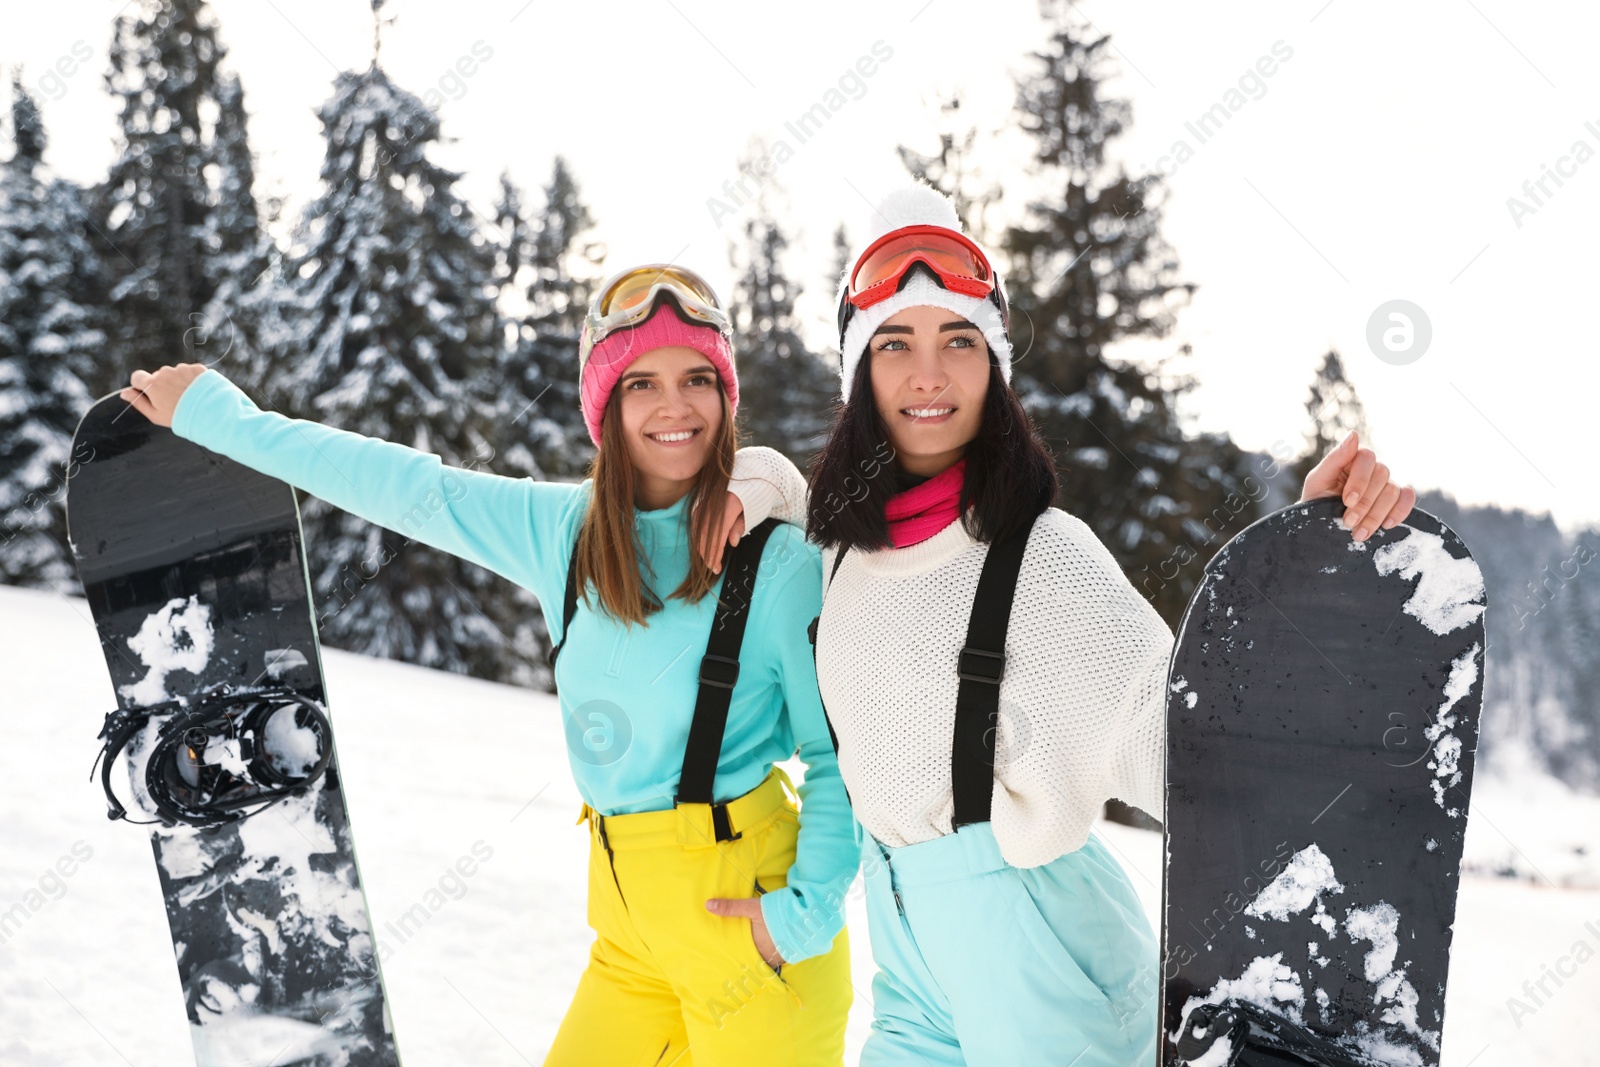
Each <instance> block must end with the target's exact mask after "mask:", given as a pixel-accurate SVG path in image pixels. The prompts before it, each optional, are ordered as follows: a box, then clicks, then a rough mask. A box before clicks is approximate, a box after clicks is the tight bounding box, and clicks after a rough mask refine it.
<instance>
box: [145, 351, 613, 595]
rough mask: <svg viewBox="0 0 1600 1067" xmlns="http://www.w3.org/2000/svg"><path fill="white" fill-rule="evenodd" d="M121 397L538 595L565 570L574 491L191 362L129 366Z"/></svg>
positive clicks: (177, 428) (206, 442)
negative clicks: (463, 458) (390, 435)
mask: <svg viewBox="0 0 1600 1067" xmlns="http://www.w3.org/2000/svg"><path fill="white" fill-rule="evenodd" d="M133 382H134V384H133V386H132V387H130V388H128V389H124V390H123V391H122V396H123V398H124V399H126V400H128V401H129V402H130V403H132V404H133V405H134V407H135V408H136V409H137V410H139V411H140V412H141V413H143V414H144V415H145V416H146V417H148V418H150V419H151V421H153V422H156V423H158V424H160V425H166V426H171V427H172V431H173V432H174V433H176V434H177V435H178V436H179V437H183V438H186V439H187V440H190V441H193V442H195V443H196V444H198V445H202V446H203V447H205V448H209V449H210V450H212V451H213V452H218V453H221V454H222V455H224V456H227V457H228V458H229V459H232V460H235V461H236V462H239V463H242V464H244V465H245V466H247V467H250V468H252V469H254V470H258V471H260V472H261V473H263V474H267V475H270V476H271V477H274V478H278V479H280V480H282V481H285V482H288V483H289V484H290V485H293V486H295V487H296V488H298V489H302V490H304V491H305V492H307V493H310V494H312V495H313V496H317V497H320V498H322V499H323V500H326V501H327V502H328V503H330V504H332V505H334V506H335V507H338V508H341V509H343V510H345V511H348V512H350V513H352V514H354V515H359V516H360V517H361V518H363V519H366V520H367V521H369V522H372V523H375V524H377V525H379V526H382V527H384V528H386V529H389V530H393V531H395V532H396V533H399V534H402V535H404V536H405V537H409V538H412V539H414V540H417V541H421V542H423V543H425V544H428V545H432V546H433V547H435V548H438V549H441V550H442V551H445V552H449V553H451V554H452V555H455V556H460V557H461V558H463V559H466V560H470V561H471V562H473V563H477V564H480V565H481V566H484V567H487V568H489V569H490V570H492V571H495V572H496V573H498V574H501V575H503V576H505V577H506V578H509V579H510V580H511V581H514V582H516V583H517V584H519V585H522V586H525V587H527V588H531V589H534V590H535V592H544V591H546V590H548V589H549V588H550V586H551V581H552V576H555V577H556V578H558V579H559V578H562V577H563V576H564V574H565V566H566V559H567V556H568V555H569V554H570V552H571V549H572V541H573V537H574V535H575V530H576V519H577V517H578V516H577V515H576V514H575V512H576V511H577V510H578V506H579V497H580V495H581V493H582V489H581V487H580V486H577V485H573V484H570V483H564V482H540V481H535V480H533V479H531V478H508V477H503V476H500V475H496V474H490V473H488V472H485V471H476V470H468V469H466V468H461V467H451V466H447V465H446V464H445V463H444V461H443V460H441V459H440V458H439V457H438V456H436V455H433V454H432V453H428V452H423V451H420V450H418V449H414V448H408V447H406V446H404V445H399V444H394V443H393V442H389V441H381V440H378V439H376V438H372V437H366V436H363V435H362V434H358V433H352V432H350V431H348V430H338V429H334V428H333V427H331V426H324V425H322V424H321V423H317V422H311V421H308V420H305V419H291V418H288V417H287V416H284V415H281V414H278V413H277V412H271V411H263V410H261V409H260V408H259V407H257V406H256V404H255V403H254V402H253V401H252V400H251V399H250V398H249V397H248V396H246V395H245V393H244V392H243V391H242V390H240V389H239V388H238V387H237V386H235V385H234V384H233V383H232V382H230V381H229V380H228V379H227V378H226V377H224V376H223V375H222V374H221V373H219V372H217V371H215V370H206V368H204V367H202V366H200V365H199V364H192V363H191V364H183V365H180V366H175V367H163V368H161V370H159V371H157V372H156V373H154V374H148V373H146V372H143V371H135V372H134V376H133Z"/></svg>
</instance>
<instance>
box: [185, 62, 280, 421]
mask: <svg viewBox="0 0 1600 1067" xmlns="http://www.w3.org/2000/svg"><path fill="white" fill-rule="evenodd" d="M217 105H218V109H219V114H218V120H217V127H216V145H215V147H216V155H217V158H218V159H219V160H220V161H221V166H220V167H219V168H218V170H219V184H218V186H217V188H216V190H215V195H216V201H215V208H214V210H213V211H212V212H211V214H210V215H209V217H208V218H207V220H206V225H207V231H208V233H207V242H206V243H207V246H208V248H210V249H211V250H212V251H211V255H210V256H209V257H208V258H209V262H210V264H211V267H212V274H213V276H214V279H215V282H216V288H215V289H214V290H213V292H212V296H211V299H210V300H209V301H208V302H207V304H206V306H205V307H204V308H203V309H202V310H201V315H200V318H199V319H198V320H197V321H196V322H195V325H194V327H193V328H191V330H190V333H189V341H190V348H191V349H192V350H193V355H192V356H191V357H190V358H192V359H196V360H199V361H202V362H205V363H207V364H210V365H212V366H215V367H216V368H217V369H218V370H221V371H223V372H224V373H225V374H227V375H228V376H229V377H230V378H232V379H233V380H234V381H235V382H237V383H238V384H239V385H241V386H243V387H245V388H247V389H251V390H257V389H259V388H260V387H261V385H262V384H263V379H262V376H263V375H264V374H266V373H268V372H269V371H270V369H271V367H272V366H273V363H274V361H273V359H272V358H271V356H270V355H269V354H268V352H267V349H268V348H269V347H270V346H271V345H272V344H273V343H274V342H275V341H276V340H279V339H281V337H282V330H281V326H280V324H279V323H278V322H277V321H276V318H275V315H276V313H277V312H278V311H279V310H280V304H279V296H280V293H279V285H280V284H281V281H282V278H281V273H280V271H279V267H280V265H281V264H280V261H281V259H282V256H281V254H280V252H279V250H278V248H277V247H276V245H275V244H274V243H273V240H272V237H271V236H270V235H269V234H268V233H267V230H266V227H265V225H264V222H266V221H273V220H275V219H276V218H277V213H278V211H279V209H280V206H281V205H280V204H279V203H278V202H276V201H269V202H268V204H267V205H266V207H267V212H268V213H267V215H266V216H265V217H263V214H262V211H261V207H260V206H259V205H258V204H257V202H256V195H255V158H254V156H253V154H252V152H251V150H250V138H249V115H248V113H247V112H246V111H245V107H244V87H243V86H242V85H241V84H240V82H239V78H238V76H237V75H234V74H232V73H229V72H223V73H222V74H221V75H220V76H219V78H218V81H217Z"/></svg>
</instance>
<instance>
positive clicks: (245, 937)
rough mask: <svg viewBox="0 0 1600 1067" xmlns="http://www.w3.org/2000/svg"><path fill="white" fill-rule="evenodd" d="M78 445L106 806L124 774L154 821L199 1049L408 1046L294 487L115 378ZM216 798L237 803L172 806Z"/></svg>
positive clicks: (285, 1054)
mask: <svg viewBox="0 0 1600 1067" xmlns="http://www.w3.org/2000/svg"><path fill="white" fill-rule="evenodd" d="M72 455H73V457H74V465H73V469H72V470H71V472H70V475H69V479H68V486H67V524H68V532H69V536H70V540H71V543H72V548H73V552H74V554H75V556H76V558H77V564H78V573H79V576H80V578H81V579H82V582H83V588H84V593H85V595H86V596H87V598H88V602H89V607H90V609H91V611H92V613H93V615H94V621H95V626H96V628H97V629H98V631H99V635H100V643H101V648H102V651H103V652H104V654H105V660H106V666H107V668H108V669H109V671H110V674H111V681H112V687H113V689H114V690H115V693H116V705H117V710H116V711H114V712H113V713H112V714H111V715H109V716H108V717H107V723H106V729H105V731H103V733H102V737H103V738H105V737H108V736H111V735H113V734H117V733H118V731H119V730H120V731H121V736H123V737H124V738H125V740H126V747H125V748H124V749H123V750H122V754H121V755H119V754H118V753H117V752H115V751H112V752H111V756H110V759H108V761H107V766H108V767H109V769H110V770H109V775H108V777H106V778H105V779H104V785H105V788H106V789H107V795H108V803H109V804H111V806H112V813H111V814H112V816H113V817H117V808H118V807H121V806H122V805H121V804H120V803H119V802H118V801H116V800H114V799H110V798H111V796H112V790H113V788H116V791H117V792H118V793H119V794H121V795H123V796H125V797H126V798H127V804H126V812H127V818H128V819H129V820H130V821H140V822H150V823H151V826H150V828H149V832H150V837H151V844H152V846H153V847H154V851H155V860H156V872H157V874H158V876H159V878H160V882H161V893H162V896H163V897H164V898H165V902H166V910H167V921H168V924H169V925H170V927H171V931H172V943H173V948H174V952H175V954H176V957H177V963H178V977H179V980H180V982H181V983H182V988H183V993H184V999H185V1002H186V1004H187V1008H188V1016H189V1024H190V1036H191V1038H192V1041H193V1045H194V1052H195V1061H196V1063H197V1064H199V1065H200V1067H220V1065H222V1064H234V1065H236V1064H251V1065H259V1067H265V1065H269V1064H271V1065H290V1064H295V1065H304V1067H394V1065H398V1063H399V1058H398V1054H397V1052H396V1049H395V1041H394V1034H393V1027H392V1025H391V1022H390V1017H389V1012H388V1008H387V1005H386V1003H385V999H384V992H383V983H382V980H381V976H380V974H379V966H378V959H377V956H376V954H375V943H374V938H373V934H372V923H371V920H370V917H369V915H368V911H367V904H366V898H365V896H364V894H363V891H362V887H361V877H360V873H359V871H358V869H357V866H356V855H355V847H354V842H353V839H352V836H351V831H350V820H349V815H348V812H347V810H346V807H345V796H344V791H343V789H342V786H341V780H340V777H339V769H338V761H337V759H336V758H335V757H334V752H333V738H332V732H331V725H330V724H329V723H328V720H327V716H326V713H325V712H326V694H325V692H324V689H323V676H322V663H321V655H320V651H319V648H318V644H317V628H316V623H315V621H314V616H313V607H312V598H311V589H310V581H309V576H308V573H307V569H306V561H305V553H304V546H303V544H302V540H301V531H300V513H299V507H298V505H297V503H296V500H295V495H294V490H293V489H292V488H290V487H289V486H288V485H286V484H284V483H283V482H280V481H277V480H275V479H272V478H269V477H266V476H265V475H262V474H258V473H256V472H255V471H252V470H250V469H249V468H247V467H244V466H242V465H240V464H238V463H235V462H233V461H232V460H230V459H227V458H226V457H224V456H221V455H218V454H217V453H214V452H211V451H208V450H206V449H204V448H201V447H200V446H199V445H196V444H193V443H191V442H189V441H186V440H184V439H182V438H180V437H177V436H176V435H174V434H173V433H172V431H171V430H169V429H166V428H164V427H160V426H157V425H155V424H153V423H151V422H150V421H149V420H148V419H146V418H145V417H144V416H143V415H141V414H139V413H138V412H137V411H136V410H134V409H133V408H132V407H131V406H130V405H129V404H127V403H126V402H125V401H123V400H121V399H120V398H119V397H117V396H116V395H112V396H108V397H106V398H104V399H102V400H101V401H99V402H98V403H96V404H95V405H94V406H93V407H92V408H91V409H90V410H89V411H88V413H87V414H85V415H84V417H83V419H82V421H81V422H80V423H79V425H78V429H77V433H76V436H75V438H74V441H73V452H72ZM219 694H220V696H219ZM207 701H210V702H212V704H215V705H217V706H220V707H222V708H223V709H224V710H222V711H219V712H216V713H215V714H213V715H212V718H211V723H210V727H209V728H208V727H206V726H204V725H195V724H196V723H200V717H199V716H200V710H197V709H201V710H203V709H204V708H205V707H207V706H210V705H208V704H207ZM152 709H153V710H152ZM246 712H248V713H249V714H248V717H247V716H246ZM185 716H187V718H185ZM179 720H183V721H179ZM185 722H190V723H191V725H188V726H185V725H184V724H185ZM163 726H166V727H168V729H167V732H166V733H163V732H162V728H163ZM162 753H168V754H169V757H170V758H164V757H163V756H162ZM112 760H114V761H116V762H117V763H122V762H124V761H125V763H126V768H125V769H124V768H123V767H119V766H111V761H112ZM152 762H155V763H157V764H158V771H159V773H157V774H155V775H154V776H152V772H151V765H152ZM252 768H255V769H257V770H258V771H259V775H258V778H259V780H258V778H252V777H251V775H250V774H249V771H250V770H251V769H252ZM241 776H242V777H241ZM297 776H298V777H297ZM113 779H120V780H121V781H120V784H119V782H118V781H114V780H113ZM241 782H244V783H245V784H244V785H241V784H240V783H241ZM251 782H255V783H256V785H258V786H259V787H260V788H259V790H253V789H252V787H251V786H250V784H249V783H251ZM271 782H277V784H278V785H280V786H283V787H282V788H280V789H278V790H276V791H274V792H269V791H268V784H269V783H271ZM285 782H286V783H288V785H287V786H284V785H283V783H285ZM220 783H230V785H229V786H228V787H226V788H225V787H224V786H223V785H222V784H220ZM274 795H276V799H275V800H274V801H273V802H271V803H270V804H266V805H265V806H263V803H264V801H262V799H261V798H263V797H268V796H274ZM161 797H166V798H167V801H166V807H165V809H163V807H162V801H161V800H160V798H161ZM173 798H177V799H176V800H174V799H173ZM208 804H214V805H216V806H217V808H218V811H219V812H220V815H219V818H221V819H222V820H224V821H221V822H220V823H219V824H217V825H209V826H202V825H194V824H192V823H191V822H189V821H187V820H186V818H181V817H178V818H175V817H174V812H179V813H188V814H189V815H190V816H192V815H193V813H194V812H195V811H209V810H210V809H209V808H208V807H207V805H208ZM174 805H176V806H174ZM130 832H132V831H131V830H130ZM176 1021H177V1020H174V1023H176Z"/></svg>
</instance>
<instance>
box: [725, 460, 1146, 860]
mask: <svg viewBox="0 0 1600 1067" xmlns="http://www.w3.org/2000/svg"><path fill="white" fill-rule="evenodd" d="M767 453H770V455H768V454H767ZM740 456H741V457H742V458H743V459H744V460H745V462H744V463H742V464H741V469H740V471H739V474H740V475H741V477H740V479H739V481H738V484H737V485H736V487H735V488H736V491H737V492H738V494H739V496H740V499H741V500H742V501H743V502H744V504H745V510H746V523H747V525H750V526H753V525H755V524H756V523H757V522H759V521H761V519H763V518H765V517H766V516H767V515H768V514H772V515H776V516H777V517H779V518H781V519H784V520H786V521H793V522H800V521H803V519H804V515H805V507H806V489H805V480H804V478H802V477H801V475H800V472H799V471H798V470H796V469H795V468H794V466H793V464H791V463H789V461H788V460H787V459H785V458H784V457H783V456H782V455H781V454H779V453H776V452H772V451H771V450H770V449H744V450H742V451H741V452H740ZM988 551H989V548H988V545H986V544H983V543H981V542H977V541H974V540H973V539H972V537H971V536H970V535H968V533H967V531H966V528H965V527H964V526H963V525H962V524H961V523H960V522H953V523H951V524H950V525H949V526H947V527H946V528H945V529H944V530H942V531H940V532H939V533H937V534H935V535H934V536H933V537H931V538H929V539H928V540H926V541H923V542H921V543H919V544H916V545H911V546H909V547H906V548H893V549H883V550H879V551H876V552H866V551H862V550H859V549H851V550H850V552H849V553H848V554H847V555H846V556H845V561H844V564H843V566H841V567H840V569H839V573H838V575H837V576H836V577H835V578H834V579H833V581H832V584H831V585H829V587H828V588H827V591H826V596H825V598H824V600H823V607H822V621H821V624H820V626H819V633H818V640H817V678H818V682H819V684H820V686H821V690H822V699H823V703H824V705H825V706H826V707H827V710H828V717H829V719H830V720H831V721H832V723H833V726H834V729H835V731H836V732H837V733H838V737H839V770H840V773H841V774H842V775H843V776H844V782H845V785H846V787H847V788H848V789H849V791H850V799H851V802H852V803H853V804H854V806H855V811H856V816H857V818H859V819H860V820H861V823H862V825H863V826H865V827H866V828H867V829H868V830H869V831H871V833H872V835H873V836H874V837H876V838H877V839H878V840H880V841H882V842H883V843H884V844H887V845H891V846H899V845H906V844H915V843H917V842H920V841H927V840H930V839H932V838H935V837H939V836H941V835H943V834H948V833H950V816H951V812H952V810H953V806H954V801H953V799H952V795H951V789H950V748H951V743H952V739H953V738H954V733H955V709H956V688H957V685H958V679H957V677H956V660H957V656H958V654H959V652H960V650H961V648H962V646H963V645H965V643H966V631H967V617H968V614H969V613H970V611H971V609H972V598H973V594H974V592H975V591H976V589H977V586H978V574H979V572H980V571H981V570H982V567H983V561H984V557H985V556H986V555H987V553H988ZM833 556H834V553H833V552H832V551H825V552H824V553H823V575H824V581H826V580H827V576H828V575H829V574H831V573H832V570H833ZM1172 646H1173V636H1172V631H1171V630H1170V629H1169V628H1168V627H1167V624H1166V623H1165V622H1164V621H1162V619H1161V616H1160V615H1159V614H1157V613H1156V610H1155V608H1153V607H1152V606H1151V605H1150V603H1149V601H1147V600H1145V599H1144V598H1143V597H1142V596H1140V595H1139V594H1138V592H1137V591H1136V590H1135V589H1134V588H1133V586H1132V584H1130V583H1129V581H1128V579H1127V577H1126V576H1125V575H1124V574H1123V573H1122V569H1121V568H1120V567H1119V566H1118V565H1117V563H1116V560H1115V559H1113V558H1112V556H1111V553H1110V552H1109V551H1108V550H1107V549H1106V547H1105V545H1104V544H1102V543H1101V541H1100V539H1099V538H1098V537H1096V536H1095V535H1094V532H1093V531H1091V530H1090V529H1089V527H1088V526H1086V525H1085V524H1084V523H1083V522H1082V521H1081V520H1080V519H1078V518H1077V517H1075V516H1073V515H1069V514H1067V513H1066V512H1064V511H1060V510H1057V509H1055V508H1051V509H1050V510H1048V511H1046V512H1045V513H1044V514H1043V515H1042V516H1040V518H1039V519H1038V521H1037V522H1036V523H1035V524H1034V527H1033V532H1032V534H1031V535H1030V537H1029V538H1028V545H1027V551H1026V552H1025V553H1024V555H1023V559H1022V573H1021V576H1020V579H1019V580H1018V583H1017V594H1016V600H1015V601H1014V603H1013V605H1012V609H1011V624H1010V628H1009V630H1008V631H1007V634H1006V664H1005V676H1004V679H1003V680H1002V682H1001V685H1000V724H999V731H998V734H997V741H996V750H995V776H996V778H997V786H996V788H995V792H994V799H993V805H992V812H991V822H992V826H993V829H994V834H995V838H996V839H997V840H998V842H999V844H1000V852H1001V855H1002V856H1003V857H1004V858H1005V860H1006V861H1007V862H1008V863H1010V864H1012V865H1013V866H1017V867H1034V866H1038V865H1040V864H1043V863H1048V862H1050V861H1051V860H1053V859H1055V858H1056V857H1058V856H1061V855H1063V854H1065V853H1068V852H1071V851H1073V850H1075V849H1077V848H1079V847H1080V846H1081V845H1082V844H1083V843H1084V842H1085V841H1086V840H1087V839H1088V834H1089V825H1090V823H1091V822H1092V821H1093V820H1094V818H1095V816H1096V815H1097V814H1098V813H1099V812H1100V809H1101V807H1102V806H1103V805H1104V803H1105V801H1106V799H1107V798H1109V797H1116V798H1118V799H1120V800H1123V801H1126V802H1127V803H1129V804H1132V805H1134V806H1135V807H1138V808H1142V809H1143V810H1145V811H1147V812H1149V813H1151V814H1152V815H1155V816H1156V817H1157V818H1159V817H1161V815H1162V790H1163V785H1164V782H1163V769H1164V766H1165V758H1166V751H1165V742H1166V679H1167V666H1168V662H1169V660H1170V659H1171V655H1172Z"/></svg>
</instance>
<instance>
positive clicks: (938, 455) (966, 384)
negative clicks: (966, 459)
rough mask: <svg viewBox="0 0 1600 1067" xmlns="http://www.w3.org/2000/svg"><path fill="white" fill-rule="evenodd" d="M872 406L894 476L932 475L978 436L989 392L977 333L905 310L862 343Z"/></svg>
mask: <svg viewBox="0 0 1600 1067" xmlns="http://www.w3.org/2000/svg"><path fill="white" fill-rule="evenodd" d="M867 351H868V358H869V360H870V361H871V362H870V365H869V367H868V370H869V372H870V374H871V380H872V400H873V403H874V405H875V406H876V407H877V409H878V417H879V418H880V419H882V420H883V426H884V430H885V431H886V432H887V433H888V436H889V444H890V445H892V446H893V447H894V450H895V453H896V458H897V460H898V462H899V464H900V467H901V469H902V470H904V471H906V472H907V473H909V474H917V475H933V474H937V473H939V472H940V471H942V470H944V469H945V468H946V467H948V466H950V464H952V463H954V462H955V461H956V460H958V459H960V458H961V456H962V455H963V454H964V453H965V452H966V447H967V444H968V442H970V441H971V440H972V439H973V438H974V437H976V436H977V435H978V426H979V423H980V422H981V420H982V418H983V400H984V396H985V395H986V394H987V392H988V389H989V346H988V345H987V344H986V343H985V342H984V339H983V333H982V331H980V330H979V329H978V328H977V327H976V326H974V325H973V324H972V323H970V322H968V321H966V320H965V319H963V318H961V317H960V316H958V315H956V314H955V313H954V312H952V311H947V310H945V309H944V308H939V307H932V306H930V305H926V304H923V305H919V306H917V307H910V308H906V309H905V310H904V311H902V312H900V313H899V314H897V315H895V316H894V317H893V318H891V319H889V320H888V321H887V322H885V323H884V324H883V325H882V326H879V327H878V330H877V332H876V333H874V334H873V335H872V339H871V340H870V341H869V342H868V343H867Z"/></svg>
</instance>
